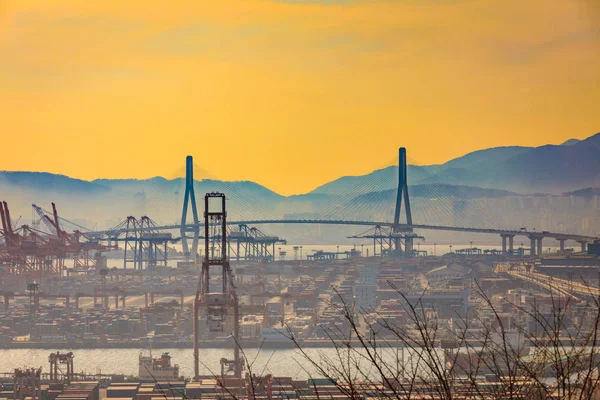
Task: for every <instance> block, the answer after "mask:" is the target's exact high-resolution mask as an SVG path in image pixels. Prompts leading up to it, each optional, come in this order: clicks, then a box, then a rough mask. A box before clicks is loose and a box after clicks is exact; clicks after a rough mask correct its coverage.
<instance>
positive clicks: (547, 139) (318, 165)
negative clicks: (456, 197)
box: [0, 0, 600, 194]
mask: <svg viewBox="0 0 600 400" xmlns="http://www.w3.org/2000/svg"><path fill="white" fill-rule="evenodd" d="M0 116H1V118H0V127H1V132H2V134H1V137H2V145H1V146H0V147H1V148H2V156H1V158H0V170H29V171H47V172H53V173H61V174H65V175H69V176H72V177H77V178H82V179H86V180H91V179H94V178H126V177H134V178H147V177H152V176H156V175H161V176H165V177H168V178H173V177H175V176H177V175H181V173H182V172H183V169H184V164H185V156H186V155H187V154H191V155H193V156H194V161H195V164H196V165H198V166H199V167H200V168H202V169H204V170H206V171H210V173H211V176H212V177H214V178H220V179H227V180H252V181H255V182H258V183H260V184H263V185H265V186H267V187H269V188H271V189H273V190H275V191H277V192H279V193H282V194H292V193H303V192H307V191H309V190H312V189H314V188H315V187H316V186H318V185H320V184H323V183H325V182H327V181H330V180H333V179H335V178H337V177H339V176H341V175H355V174H364V173H368V172H370V171H372V170H373V169H375V168H380V167H382V166H383V165H385V164H386V163H387V162H389V161H391V160H393V159H394V157H395V156H396V153H397V148H398V147H399V146H405V147H407V148H408V153H409V158H410V161H412V162H413V163H418V164H433V163H442V162H444V161H447V160H449V159H451V158H454V157H457V156H460V155H462V154H465V153H467V152H469V151H472V150H476V149H481V148H486V147H492V146H502V145H528V146H531V145H541V144H546V143H554V144H558V143H561V142H563V141H564V140H566V139H569V138H572V137H573V138H585V137H588V136H591V135H592V134H594V133H596V132H598V131H600V2H598V1H597V0H587V1H586V0H568V1H563V0H552V1H550V2H548V1H547V0H545V1H537V0H527V1H523V0H517V1H513V0H489V1H488V0H395V1H392V0H390V1H373V0H371V1H367V0H365V1H343V0H338V1H331V0H330V1H321V2H319V1H300V0H296V1H275V0H271V1H265V0H199V1H198V0H195V1H172V0H171V1H152V0H145V1H143V2H137V1H133V0H130V1H123V0H119V1H115V0H102V1H90V0H80V1H63V0H52V1H49V0H32V1H26V0H23V1H11V0H0ZM198 175H200V176H198ZM201 177H202V174H201V173H197V174H196V178H197V179H198V178H201Z"/></svg>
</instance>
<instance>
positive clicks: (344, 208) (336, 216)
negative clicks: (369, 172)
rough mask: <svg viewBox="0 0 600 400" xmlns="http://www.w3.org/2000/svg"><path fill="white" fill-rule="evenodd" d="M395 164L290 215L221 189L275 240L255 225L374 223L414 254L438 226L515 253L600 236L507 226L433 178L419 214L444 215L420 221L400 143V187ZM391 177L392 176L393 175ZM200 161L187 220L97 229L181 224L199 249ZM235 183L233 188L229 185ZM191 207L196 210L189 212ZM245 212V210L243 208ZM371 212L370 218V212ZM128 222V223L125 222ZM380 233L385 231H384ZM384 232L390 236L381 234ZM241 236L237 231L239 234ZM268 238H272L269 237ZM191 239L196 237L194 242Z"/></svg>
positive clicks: (190, 174) (191, 247) (190, 170)
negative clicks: (423, 233)
mask: <svg viewBox="0 0 600 400" xmlns="http://www.w3.org/2000/svg"><path fill="white" fill-rule="evenodd" d="M390 171H391V170H389V169H385V170H381V171H379V175H378V176H375V177H374V178H372V179H371V181H366V182H362V183H359V184H358V185H357V186H352V187H349V188H347V189H346V190H345V191H344V192H342V193H340V194H338V195H336V196H334V199H333V201H332V202H330V203H325V204H323V205H321V206H320V207H319V209H317V210H314V211H312V212H309V213H305V214H306V215H302V214H299V213H296V214H294V213H292V214H288V215H285V216H283V217H282V216H275V215H273V213H272V211H270V210H268V209H267V207H266V206H265V205H263V204H262V203H263V202H262V200H261V198H257V197H253V198H252V197H250V196H247V195H242V194H240V193H239V192H237V191H236V190H234V189H233V188H231V187H227V185H225V187H224V188H223V189H221V190H222V191H223V192H225V194H226V195H228V197H230V198H231V197H234V199H235V200H236V201H237V203H238V205H239V207H240V209H241V210H246V209H248V210H253V211H255V212H254V214H255V215H256V217H251V218H241V217H237V218H230V220H229V221H228V224H229V226H238V227H239V229H240V231H242V230H244V232H246V234H247V232H249V230H251V231H252V234H254V235H255V236H256V237H262V238H263V239H264V238H268V239H269V240H268V241H269V242H270V243H272V244H273V243H275V242H276V241H277V239H278V238H276V237H270V236H268V235H265V234H263V233H262V232H260V231H258V230H257V229H256V228H249V227H250V226H255V225H264V224H270V225H274V224H310V225H339V226H349V225H351V226H364V227H367V228H371V229H370V230H368V231H367V232H365V233H364V234H363V235H362V236H361V235H355V236H352V237H364V238H373V239H377V238H379V239H387V240H388V242H389V243H390V244H391V246H392V247H393V250H394V251H395V252H398V253H402V254H412V253H414V250H413V242H414V240H415V239H417V238H419V237H420V236H419V235H417V234H416V233H415V230H433V231H448V232H466V233H472V234H496V235H499V236H500V240H501V243H502V251H503V253H505V254H509V255H510V254H512V253H513V251H514V250H515V249H514V238H515V237H516V236H522V237H526V238H527V239H528V240H529V249H530V254H532V255H540V254H541V252H542V241H543V240H544V239H555V240H557V241H558V243H559V248H560V250H561V251H564V250H565V242H566V241H567V240H571V241H576V242H578V243H579V244H580V245H581V248H582V250H585V247H586V244H587V243H590V242H593V241H594V240H596V239H597V238H595V237H593V236H586V235H579V234H570V233H564V232H550V231H535V230H533V229H525V228H520V229H519V228H512V227H505V226H503V225H504V224H503V221H500V220H499V219H498V218H493V217H490V215H488V214H486V212H485V211H482V210H481V209H478V208H477V207H472V206H470V205H467V204H466V202H464V201H462V202H461V201H454V200H453V201H452V202H449V201H447V199H448V195H446V194H444V193H442V192H441V191H440V189H439V187H436V186H435V185H432V184H428V185H427V186H426V187H427V189H428V190H429V191H430V195H429V197H430V198H431V199H433V200H432V204H433V207H430V208H428V209H420V208H419V205H420V204H419V203H417V204H416V209H417V211H418V212H419V215H421V216H425V217H428V218H429V219H434V220H436V221H440V222H439V223H430V222H429V221H414V220H413V208H411V206H413V207H414V206H415V204H411V200H410V197H409V191H408V171H407V160H406V150H405V149H404V148H401V149H399V158H398V165H397V186H396V187H395V188H394V189H389V188H385V187H383V188H382V187H381V184H380V181H381V180H382V176H383V174H388V175H389V174H390V173H392V172H390ZM388 178H389V176H388ZM194 185H195V181H194V166H193V160H192V157H191V156H188V157H187V160H186V179H185V192H184V196H183V207H182V213H181V220H180V222H178V223H171V224H163V225H154V226H153V227H152V228H144V227H143V226H138V227H133V228H127V229H125V228H123V226H119V227H116V228H113V229H109V230H105V231H99V232H93V234H96V235H108V236H109V237H112V238H119V237H122V236H123V235H127V234H128V232H129V233H131V232H134V233H135V232H151V231H152V232H164V231H168V230H177V231H179V232H180V234H181V241H182V246H183V250H184V253H186V254H188V255H194V254H196V255H197V251H198V241H199V240H200V239H201V238H202V237H203V233H202V230H203V229H202V227H203V225H204V221H203V218H202V216H201V215H200V213H199V212H198V208H197V204H196V194H195V192H194ZM229 189H231V190H229ZM190 213H191V216H190V215H189V214H190ZM240 214H241V212H240ZM449 214H452V215H453V216H454V217H455V220H457V222H456V223H455V224H448V223H442V222H443V221H441V220H443V218H440V217H439V216H444V215H449ZM468 214H471V216H472V217H476V219H477V220H478V221H483V223H484V224H485V225H486V226H485V227H479V226H471V225H470V224H469V223H468V218H467V217H468ZM365 215H367V216H369V217H370V218H364V216H365ZM461 217H464V223H461ZM121 225H122V224H121ZM381 228H386V230H385V232H386V233H385V234H382V233H381V232H382V230H381ZM378 235H379V236H378ZM381 235H384V236H385V237H381ZM234 236H235V235H234ZM265 240H266V239H265ZM190 241H191V243H190Z"/></svg>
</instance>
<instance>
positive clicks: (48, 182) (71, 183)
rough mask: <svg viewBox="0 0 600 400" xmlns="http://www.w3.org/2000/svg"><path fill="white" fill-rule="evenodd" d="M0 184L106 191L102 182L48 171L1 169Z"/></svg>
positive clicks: (21, 186) (80, 191)
mask: <svg viewBox="0 0 600 400" xmlns="http://www.w3.org/2000/svg"><path fill="white" fill-rule="evenodd" d="M0 185H2V186H18V187H20V188H30V189H36V190H47V191H55V192H71V193H90V194H97V193H105V192H107V191H108V190H109V189H108V188H107V187H105V186H103V185H101V184H97V183H94V182H88V181H84V180H81V179H74V178H70V177H68V176H65V175H56V174H50V173H47V172H26V171H0Z"/></svg>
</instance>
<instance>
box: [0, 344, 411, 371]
mask: <svg viewBox="0 0 600 400" xmlns="http://www.w3.org/2000/svg"><path fill="white" fill-rule="evenodd" d="M63 351H64V352H67V350H61V352H63ZM164 351H168V352H169V353H170V355H171V356H172V357H173V358H172V362H173V363H174V364H178V365H179V369H180V374H181V375H183V376H185V377H191V376H193V371H194V365H193V350H192V349H154V350H153V352H152V353H153V356H154V357H157V356H159V355H160V354H161V353H162V352H164ZM304 351H305V352H306V353H307V354H308V355H309V356H310V357H311V358H313V359H315V360H326V359H330V360H336V359H337V355H336V350H335V349H334V348H325V349H304ZM397 351H401V350H395V349H394V350H393V351H392V350H388V351H386V354H385V355H384V359H387V360H388V361H389V362H390V363H396V360H398V359H399V357H400V356H399V355H398V353H397ZM406 351H407V350H406ZM50 352H51V351H50V350H38V349H11V350H0V372H9V371H12V370H13V369H14V368H17V367H24V366H30V367H40V366H41V367H43V371H48V368H49V367H48V355H49V354H50ZM73 353H74V354H75V360H74V367H75V372H86V373H105V374H125V375H134V376H137V374H138V356H139V354H140V351H139V350H137V349H78V350H73ZM146 353H147V351H146ZM245 355H246V359H247V360H249V361H250V362H252V363H253V364H252V372H253V373H256V374H273V375H274V376H281V377H284V376H285V377H292V378H295V379H308V378H309V377H310V376H313V377H317V376H319V374H318V373H316V372H315V370H314V366H311V364H310V362H308V361H307V360H306V359H305V358H304V357H303V356H302V355H301V354H300V353H299V351H298V350H296V349H283V350H259V349H249V350H247V351H245ZM222 357H226V358H231V357H233V352H232V350H231V349H201V350H200V374H201V375H218V374H220V364H219V360H220V359H221V358H222ZM331 364H333V363H331ZM372 369H373V371H372V372H371V371H370V370H371V366H370V365H365V366H364V368H362V369H361V372H362V373H365V374H369V373H370V372H371V373H375V370H374V368H372Z"/></svg>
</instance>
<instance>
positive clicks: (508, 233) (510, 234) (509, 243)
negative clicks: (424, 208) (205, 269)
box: [94, 219, 598, 254]
mask: <svg viewBox="0 0 600 400" xmlns="http://www.w3.org/2000/svg"><path fill="white" fill-rule="evenodd" d="M228 224H229V225H241V224H245V225H264V224H273V225H275V224H312V225H355V226H386V227H395V228H396V229H398V230H405V231H410V230H412V229H423V230H435V231H448V232H468V233H476V234H492V235H493V234H495V235H500V236H501V238H502V250H503V251H505V252H512V250H513V238H514V237H515V236H525V237H527V238H529V239H530V243H531V254H536V253H537V254H541V250H542V246H541V244H542V239H544V238H551V239H556V240H558V241H559V243H560V248H561V250H564V243H565V241H567V240H572V241H575V242H578V243H580V244H581V246H582V250H585V245H586V244H587V243H592V242H594V240H597V239H598V238H597V237H594V236H586V235H577V234H569V233H557V232H548V231H543V232H536V231H529V230H525V229H519V230H514V229H493V228H474V227H460V226H444V225H425V224H412V225H408V224H398V225H394V223H393V222H381V221H379V222H378V221H350V220H335V219H257V220H240V221H228ZM201 225H202V224H186V225H181V224H173V225H164V226H156V227H154V229H158V230H171V229H179V230H180V229H182V228H185V229H186V231H188V232H189V231H193V230H196V229H197V230H200V227H201ZM123 233H125V231H124V230H109V231H100V232H94V234H96V235H101V234H109V235H113V236H118V235H119V234H123Z"/></svg>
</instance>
